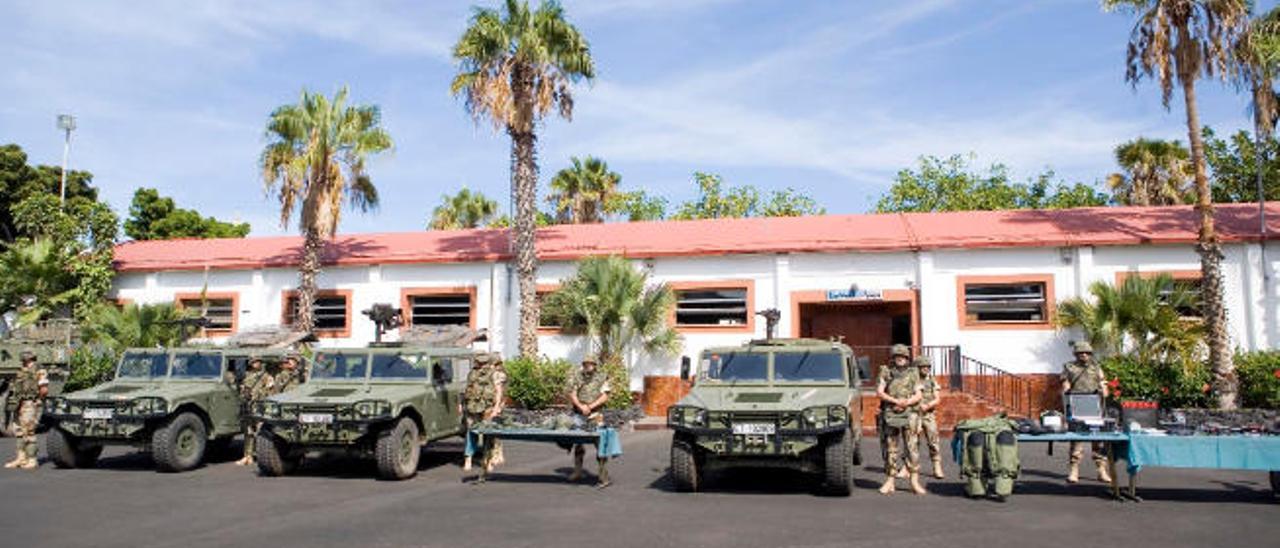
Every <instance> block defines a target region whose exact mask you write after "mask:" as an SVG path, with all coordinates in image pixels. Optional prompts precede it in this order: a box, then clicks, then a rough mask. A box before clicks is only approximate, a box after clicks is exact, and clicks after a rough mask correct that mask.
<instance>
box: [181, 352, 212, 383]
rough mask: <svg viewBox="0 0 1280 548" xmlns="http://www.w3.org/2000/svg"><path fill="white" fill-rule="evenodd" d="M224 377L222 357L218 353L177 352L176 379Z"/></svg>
mask: <svg viewBox="0 0 1280 548" xmlns="http://www.w3.org/2000/svg"><path fill="white" fill-rule="evenodd" d="M220 375H222V355H221V354H218V353H217V352H175V353H174V354H173V371H172V372H170V373H169V376H170V377H173V378H175V379H208V378H216V377H218V376H220Z"/></svg>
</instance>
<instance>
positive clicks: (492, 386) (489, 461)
mask: <svg viewBox="0 0 1280 548" xmlns="http://www.w3.org/2000/svg"><path fill="white" fill-rule="evenodd" d="M475 364H476V366H475V367H473V368H471V372H470V373H467V387H466V388H465V389H464V391H463V394H462V401H461V402H459V403H458V411H459V412H460V413H461V414H462V416H463V421H464V426H465V427H466V429H467V430H471V429H472V428H473V427H474V426H475V425H476V424H478V423H481V422H485V421H490V420H493V418H494V417H496V416H498V414H500V413H502V404H503V399H504V398H505V397H506V386H507V374H506V372H505V371H503V369H502V357H501V356H499V355H498V354H497V353H493V352H491V353H488V354H480V355H479V356H476V359H475ZM496 441H497V440H489V439H485V440H482V441H481V442H480V466H482V467H484V470H485V472H489V471H492V470H493V465H495V464H496V463H495V462H494V460H495V457H496V454H497V452H498V451H499V450H500V449H501V448H500V447H496V446H495V442H496ZM462 469H463V470H470V469H471V457H470V456H467V457H466V460H464V461H463V463H462ZM481 477H484V475H483V474H481Z"/></svg>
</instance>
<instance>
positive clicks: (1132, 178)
mask: <svg viewBox="0 0 1280 548" xmlns="http://www.w3.org/2000/svg"><path fill="white" fill-rule="evenodd" d="M1190 156H1191V155H1190V153H1189V152H1187V149H1186V148H1185V147H1183V146H1182V143H1179V142H1178V141H1164V140H1161V139H1147V138H1143V137H1139V138H1137V139H1134V140H1132V141H1129V142H1127V143H1124V144H1121V145H1120V146H1118V147H1116V163H1117V164H1120V167H1121V168H1123V169H1124V170H1125V172H1126V173H1112V174H1111V175H1109V176H1108V177H1107V186H1108V187H1110V188H1111V194H1112V196H1114V197H1115V201H1116V202H1117V203H1121V204H1124V205H1136V206H1149V205H1175V204H1182V203H1186V202H1187V198H1189V197H1190V196H1191V195H1192V190H1191V187H1190V183H1191V178H1192V174H1191V172H1192V170H1191V158H1190Z"/></svg>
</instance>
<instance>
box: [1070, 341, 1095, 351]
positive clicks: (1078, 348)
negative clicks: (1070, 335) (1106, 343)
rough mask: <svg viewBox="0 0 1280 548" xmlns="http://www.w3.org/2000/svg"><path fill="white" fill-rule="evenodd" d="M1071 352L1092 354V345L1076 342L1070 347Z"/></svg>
mask: <svg viewBox="0 0 1280 548" xmlns="http://www.w3.org/2000/svg"><path fill="white" fill-rule="evenodd" d="M1071 351H1072V352H1073V353H1076V354H1092V353H1093V345H1091V344H1089V341H1076V342H1075V343H1073V344H1072V345H1071Z"/></svg>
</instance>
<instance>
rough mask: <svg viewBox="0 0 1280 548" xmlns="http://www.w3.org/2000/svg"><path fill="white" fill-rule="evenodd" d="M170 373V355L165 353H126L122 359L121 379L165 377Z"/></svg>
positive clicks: (118, 375) (119, 374)
mask: <svg viewBox="0 0 1280 548" xmlns="http://www.w3.org/2000/svg"><path fill="white" fill-rule="evenodd" d="M168 371H169V355H168V354H166V353H163V352H125V353H124V357H122V358H120V370H119V371H118V372H117V373H116V377H117V378H121V379H146V378H155V377H163V376H165V374H166V373H168Z"/></svg>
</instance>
